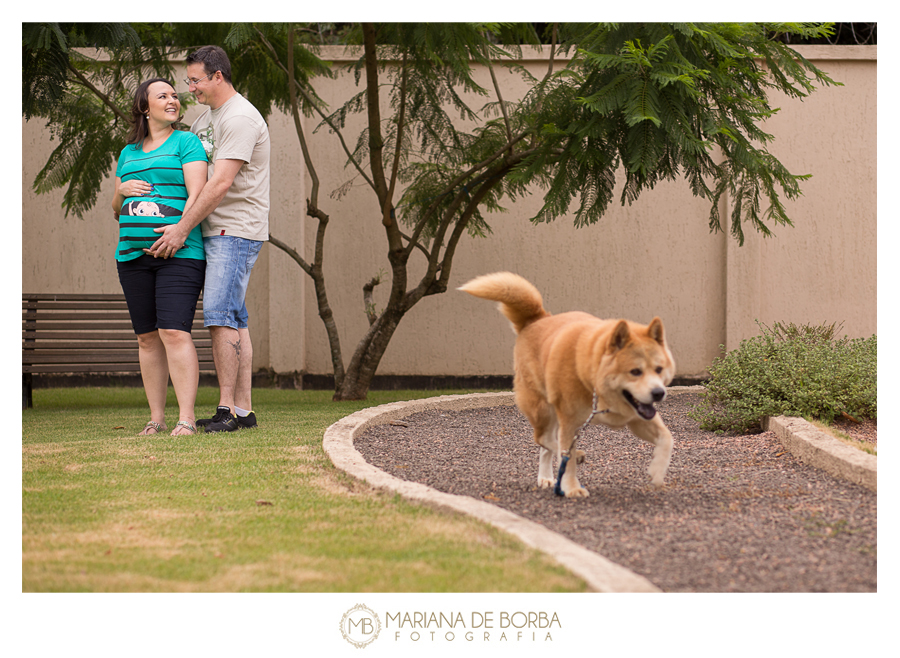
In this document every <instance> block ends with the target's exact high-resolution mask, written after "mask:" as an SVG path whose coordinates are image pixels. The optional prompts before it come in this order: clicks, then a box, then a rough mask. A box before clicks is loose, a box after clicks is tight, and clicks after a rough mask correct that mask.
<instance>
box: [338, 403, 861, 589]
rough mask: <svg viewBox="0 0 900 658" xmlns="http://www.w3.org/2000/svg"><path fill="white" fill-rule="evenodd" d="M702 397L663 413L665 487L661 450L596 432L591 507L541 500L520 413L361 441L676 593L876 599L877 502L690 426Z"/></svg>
mask: <svg viewBox="0 0 900 658" xmlns="http://www.w3.org/2000/svg"><path fill="white" fill-rule="evenodd" d="M697 401H698V398H697V395H696V393H691V392H684V393H678V394H674V395H670V397H669V399H668V400H666V401H665V402H664V403H662V404H660V405H658V408H659V410H660V413H661V414H662V417H663V419H664V420H665V421H666V424H667V425H668V426H669V429H670V430H671V431H672V434H673V435H674V437H675V452H674V454H673V456H672V463H671V466H670V467H669V471H668V475H667V476H666V487H665V488H664V489H662V490H660V491H654V490H652V489H650V488H649V487H648V486H647V483H648V477H647V475H646V469H647V466H648V464H649V461H650V453H651V450H652V447H651V446H650V445H649V444H646V443H644V442H642V441H640V440H639V439H637V438H635V437H634V436H632V435H631V433H630V432H628V431H627V430H611V429H609V428H606V427H602V426H591V427H589V428H588V429H587V430H586V431H585V433H584V435H583V436H582V438H581V439H580V440H579V443H578V446H579V447H580V448H581V449H582V450H584V451H585V452H586V453H587V461H586V462H585V464H584V465H583V467H582V469H581V470H580V471H579V479H580V480H581V483H582V484H583V485H584V486H585V487H587V489H588V490H589V491H590V492H591V495H590V497H588V498H582V499H576V500H567V499H564V498H559V497H557V496H556V495H554V494H553V492H552V490H551V489H538V487H537V459H538V448H537V446H536V445H535V444H534V442H533V440H532V438H531V437H532V432H531V427H530V425H529V424H528V421H527V420H525V418H524V417H523V416H522V415H521V414H520V413H519V412H518V410H517V409H516V408H515V407H508V406H505V407H492V408H488V409H477V410H470V411H459V412H454V411H428V412H425V413H420V414H416V415H413V416H409V417H407V418H405V419H404V421H403V422H404V423H405V424H406V425H407V426H405V427H404V426H402V425H382V426H378V427H373V428H370V429H369V430H367V431H366V432H365V433H364V434H363V435H362V436H360V437H358V438H357V439H356V441H355V446H356V449H357V450H358V451H359V452H360V453H361V454H362V455H363V457H364V458H365V459H366V461H368V462H369V463H370V464H372V465H373V466H376V467H378V468H380V469H382V470H384V471H386V472H387V473H390V474H392V475H394V476H396V477H398V478H401V479H405V480H410V481H414V482H419V483H422V484H425V485H428V486H430V487H432V488H434V489H437V490H439V491H443V492H447V493H452V494H458V495H464V496H471V497H474V498H479V499H482V500H485V501H488V502H490V503H492V504H495V505H498V506H500V507H503V508H505V509H507V510H509V511H511V512H514V513H516V514H518V515H520V516H523V517H525V518H528V519H530V520H532V521H535V522H538V523H541V524H543V525H544V526H546V527H547V528H549V529H551V530H553V531H555V532H557V533H559V534H561V535H564V536H566V537H568V538H569V539H571V540H572V541H575V542H577V543H579V544H581V545H582V546H585V547H586V548H588V549H590V550H593V551H596V552H598V553H600V554H601V555H603V556H605V557H607V558H609V559H610V560H613V561H614V562H617V563H618V564H621V565H622V566H624V567H627V568H628V569H631V570H632V571H634V572H636V573H638V574H641V575H642V576H645V577H646V578H648V579H649V580H651V581H652V582H653V583H654V584H655V585H657V586H658V587H660V588H661V589H662V590H664V591H667V592H874V591H876V588H877V585H876V582H877V581H876V571H877V567H876V562H877V553H876V543H877V540H876V497H877V496H876V494H875V493H873V492H871V491H869V490H867V489H865V488H863V487H860V486H857V485H854V484H850V483H847V482H844V481H842V480H838V479H836V478H834V477H832V476H830V475H828V474H827V473H824V472H823V471H820V470H817V469H814V468H811V467H808V466H806V465H804V464H803V463H802V462H800V461H799V460H798V459H796V458H794V457H793V456H791V454H790V453H788V452H786V451H785V450H784V448H783V447H782V446H781V444H780V443H779V441H778V439H777V438H776V437H775V435H774V434H773V433H771V432H763V433H761V434H753V435H744V436H730V435H717V434H714V433H712V432H705V431H703V430H700V429H699V427H698V425H697V423H696V422H695V421H693V420H691V419H690V418H688V415H687V414H688V412H689V411H690V410H691V408H692V407H693V406H694V405H695V404H696V403H697Z"/></svg>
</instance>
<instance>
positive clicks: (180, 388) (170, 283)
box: [156, 258, 206, 436]
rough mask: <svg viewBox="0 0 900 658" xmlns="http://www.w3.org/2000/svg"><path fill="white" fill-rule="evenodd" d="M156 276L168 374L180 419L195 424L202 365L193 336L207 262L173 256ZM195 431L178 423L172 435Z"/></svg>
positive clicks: (158, 323)
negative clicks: (198, 360) (192, 331)
mask: <svg viewBox="0 0 900 658" xmlns="http://www.w3.org/2000/svg"><path fill="white" fill-rule="evenodd" d="M164 262H165V266H164V267H161V268H160V270H159V273H158V275H157V281H156V314H157V320H156V322H157V326H158V327H159V334H160V337H161V339H162V342H163V343H164V344H165V346H166V354H167V355H168V359H169V376H170V377H171V378H172V386H173V387H174V388H175V397H176V398H177V399H178V421H179V422H185V423H189V424H190V426H191V427H195V426H196V420H195V419H194V403H195V402H196V401H197V386H198V385H199V383H200V365H199V363H198V362H197V350H196V349H195V348H194V340H193V338H192V337H191V327H192V325H193V322H194V314H195V311H196V308H197V298H198V297H199V296H200V290H201V289H202V288H203V278H204V274H205V273H206V262H205V261H198V260H195V259H192V258H171V259H168V260H166V261H164ZM179 434H193V432H192V431H191V429H189V428H187V427H184V426H177V427H175V429H174V430H173V431H172V435H173V436H177V435H179Z"/></svg>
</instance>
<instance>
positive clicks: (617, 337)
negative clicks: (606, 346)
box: [610, 320, 631, 351]
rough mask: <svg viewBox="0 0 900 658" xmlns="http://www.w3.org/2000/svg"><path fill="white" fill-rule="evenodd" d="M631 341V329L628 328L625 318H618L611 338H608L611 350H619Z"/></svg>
mask: <svg viewBox="0 0 900 658" xmlns="http://www.w3.org/2000/svg"><path fill="white" fill-rule="evenodd" d="M630 341H631V330H630V329H629V328H628V323H627V322H625V320H619V324H617V325H616V328H615V329H613V335H612V340H610V345H611V346H612V348H613V350H614V351H615V350H620V349H622V348H623V347H625V346H626V345H628V343H629V342H630Z"/></svg>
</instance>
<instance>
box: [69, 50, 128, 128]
mask: <svg viewBox="0 0 900 658" xmlns="http://www.w3.org/2000/svg"><path fill="white" fill-rule="evenodd" d="M66 66H67V68H68V69H69V71H71V73H72V74H73V75H74V76H75V78H76V79H77V80H78V82H80V83H81V84H82V85H83V86H85V87H87V88H88V89H89V90H90V91H91V93H92V94H94V95H95V96H96V97H97V98H99V99H100V100H101V101H103V104H104V105H106V106H107V107H108V108H109V109H111V110H112V111H113V114H115V115H116V116H117V117H119V118H120V119H122V121H124V122H125V123H126V124H130V123H131V118H130V117H128V116H127V115H126V114H125V113H124V112H122V110H121V109H120V108H119V107H118V106H117V105H116V104H115V103H113V102H112V101H111V100H110V99H109V96H107V95H106V94H104V93H103V92H102V91H100V90H99V89H97V88H96V87H95V86H94V85H93V84H92V83H91V81H90V80H88V79H87V78H86V77H84V75H83V74H82V73H81V71H79V70H78V69H76V68H75V67H74V66H72V62H66Z"/></svg>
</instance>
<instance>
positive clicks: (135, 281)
mask: <svg viewBox="0 0 900 658" xmlns="http://www.w3.org/2000/svg"><path fill="white" fill-rule="evenodd" d="M116 267H117V269H118V272H119V282H120V283H121V284H122V292H124V293H125V300H126V301H127V303H128V313H129V315H130V316H131V325H132V327H134V333H135V335H136V336H137V341H138V357H139V361H140V364H141V379H142V380H143V382H144V393H145V394H146V395H147V402H149V403H150V420H151V421H152V422H154V423H159V425H160V426H161V427H162V428H165V425H166V422H165V421H166V419H165V408H166V389H167V387H168V381H169V366H168V364H167V362H166V348H165V346H164V345H163V343H162V341H161V340H160V337H159V332H158V331H157V327H156V269H157V263H156V261H155V259H154V258H152V257H150V256H139V257H138V258H136V259H134V260H129V261H124V262H118V263H117V264H116ZM156 432H157V430H156V429H155V428H153V427H146V428H144V430H143V431H142V432H141V434H142V435H143V434H156Z"/></svg>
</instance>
